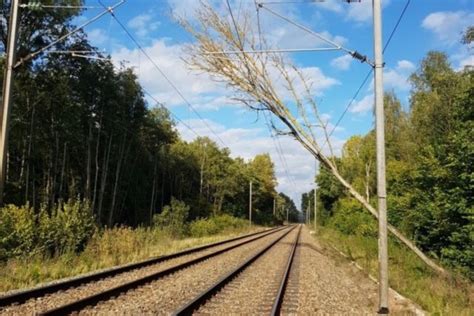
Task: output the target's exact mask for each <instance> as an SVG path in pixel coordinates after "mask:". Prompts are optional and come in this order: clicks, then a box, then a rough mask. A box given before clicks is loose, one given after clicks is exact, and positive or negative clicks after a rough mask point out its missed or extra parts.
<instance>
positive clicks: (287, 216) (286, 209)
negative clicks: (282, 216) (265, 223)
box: [286, 208, 290, 225]
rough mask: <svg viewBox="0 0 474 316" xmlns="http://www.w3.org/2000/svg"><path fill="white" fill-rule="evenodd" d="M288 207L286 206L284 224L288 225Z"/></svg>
mask: <svg viewBox="0 0 474 316" xmlns="http://www.w3.org/2000/svg"><path fill="white" fill-rule="evenodd" d="M288 215H289V214H288V208H286V224H287V225H288V224H289V223H290V221H289V217H288Z"/></svg>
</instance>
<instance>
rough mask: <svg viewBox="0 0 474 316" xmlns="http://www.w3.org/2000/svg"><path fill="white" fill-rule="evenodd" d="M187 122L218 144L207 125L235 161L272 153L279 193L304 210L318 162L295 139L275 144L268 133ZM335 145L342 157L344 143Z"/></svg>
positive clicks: (191, 135)
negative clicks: (301, 204) (236, 158)
mask: <svg viewBox="0 0 474 316" xmlns="http://www.w3.org/2000/svg"><path fill="white" fill-rule="evenodd" d="M184 122H185V123H186V124H187V125H188V126H190V127H191V128H193V129H194V130H195V131H196V132H197V133H199V134H200V135H201V136H209V137H210V138H211V139H213V140H214V141H216V142H218V141H217V139H216V137H215V136H214V135H213V134H212V133H211V132H210V130H209V128H208V127H207V126H206V123H207V125H209V126H210V127H211V128H212V129H213V130H214V131H215V132H216V134H217V135H219V137H220V138H222V139H223V140H224V142H225V143H226V144H227V145H228V146H229V149H230V150H231V156H233V157H237V156H239V157H242V158H244V159H247V160H248V159H251V158H253V157H255V155H258V154H262V153H269V154H270V156H271V157H272V160H273V162H274V164H275V173H276V177H277V181H278V187H277V190H278V191H280V192H285V194H288V195H289V196H290V197H291V198H292V199H293V200H294V201H295V203H296V205H297V207H298V208H299V207H300V201H301V194H302V193H304V192H307V191H309V190H311V188H312V185H313V184H312V183H313V181H314V174H315V159H314V157H313V156H311V155H310V154H309V153H308V152H307V151H306V150H305V149H304V148H303V147H302V146H301V145H300V144H299V143H298V142H297V141H296V140H294V139H293V138H291V137H288V136H280V137H278V140H277V139H275V141H274V140H273V139H272V138H271V137H270V135H269V131H268V130H266V129H262V128H248V129H244V128H229V129H226V128H225V126H223V125H222V124H219V123H216V122H214V121H211V120H206V123H204V122H202V121H200V120H195V119H192V120H186V121H184ZM177 128H178V130H179V132H180V134H181V135H182V137H183V138H184V139H185V140H187V141H191V140H193V139H194V138H195V137H196V135H195V134H194V133H192V132H191V131H189V130H188V129H187V128H186V127H185V126H184V125H183V124H178V126H177ZM278 143H279V144H280V145H281V149H282V156H283V157H282V158H283V160H284V162H283V161H282V159H280V156H279V154H278V150H277V146H278V145H277V144H278ZM332 144H333V147H334V150H335V152H336V154H338V155H340V152H341V148H342V145H343V144H344V141H343V140H340V139H338V138H335V137H332ZM326 147H327V146H326ZM326 153H327V150H326ZM286 167H287V168H286Z"/></svg>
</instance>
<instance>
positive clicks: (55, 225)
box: [38, 200, 96, 254]
mask: <svg viewBox="0 0 474 316" xmlns="http://www.w3.org/2000/svg"><path fill="white" fill-rule="evenodd" d="M38 227H39V229H38V231H39V232H38V235H39V236H38V237H39V245H41V246H42V247H43V249H44V250H45V251H47V252H48V253H49V254H57V253H65V252H79V251H82V250H83V249H84V247H85V245H86V243H87V241H88V240H89V239H90V238H91V237H92V235H93V234H94V232H95V230H96V226H95V222H94V216H93V215H92V212H91V209H90V206H89V203H88V202H85V201H80V200H70V201H68V202H67V203H65V204H63V205H58V206H57V207H55V208H53V210H52V211H51V214H48V212H47V211H46V210H45V209H44V208H43V209H41V211H40V214H39V216H38Z"/></svg>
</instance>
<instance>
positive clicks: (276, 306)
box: [270, 227, 301, 316]
mask: <svg viewBox="0 0 474 316" xmlns="http://www.w3.org/2000/svg"><path fill="white" fill-rule="evenodd" d="M300 234H301V227H300V229H299V230H298V235H297V236H296V239H295V242H294V243H293V247H292V249H291V253H290V256H289V257H288V262H287V264H286V268H285V272H284V274H283V278H282V279H281V283H280V287H279V289H278V293H277V296H276V298H275V301H274V302H273V307H272V311H271V313H270V315H272V316H273V315H280V311H281V305H282V304H283V298H284V296H285V291H286V286H287V284H288V279H289V277H290V271H291V267H292V265H293V259H294V258H295V253H296V248H297V247H298V244H299V240H300Z"/></svg>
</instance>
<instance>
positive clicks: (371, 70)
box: [321, 0, 411, 148]
mask: <svg viewBox="0 0 474 316" xmlns="http://www.w3.org/2000/svg"><path fill="white" fill-rule="evenodd" d="M410 2H411V0H407V2H406V3H405V6H404V7H403V10H402V12H401V13H400V16H399V17H398V20H397V22H396V23H395V26H394V27H393V29H392V32H391V33H390V36H389V37H388V39H387V42H386V43H385V45H384V48H383V51H382V52H383V53H385V51H386V50H387V48H388V46H389V45H390V42H391V41H392V38H393V36H394V35H395V33H396V32H397V29H398V26H399V25H400V22H401V21H402V19H403V17H404V15H405V13H406V11H407V9H408V6H409V5H410ZM373 71H374V70H373V68H372V69H370V71H369V72H368V73H367V75H366V76H365V78H364V80H363V81H362V83H361V84H360V86H359V88H358V89H357V91H356V92H355V94H354V96H353V97H352V99H351V101H350V102H349V103H348V104H347V106H346V108H345V109H344V112H342V114H341V116H340V117H339V119H338V120H337V123H336V125H334V127H333V128H332V130H331V132H330V133H329V136H331V135H332V134H333V133H334V131H335V130H336V128H337V127H338V126H339V123H341V121H342V119H343V118H344V116H345V115H346V113H347V111H348V110H349V108H350V107H351V106H352V104H353V103H354V101H355V99H356V98H357V96H358V95H359V93H360V91H361V90H362V88H363V87H364V86H365V84H366V83H367V80H368V79H369V77H370V75H371V74H372V72H373ZM326 144H327V141H326V142H325V143H324V144H323V146H322V147H321V148H323V147H324V146H325V145H326Z"/></svg>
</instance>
